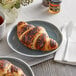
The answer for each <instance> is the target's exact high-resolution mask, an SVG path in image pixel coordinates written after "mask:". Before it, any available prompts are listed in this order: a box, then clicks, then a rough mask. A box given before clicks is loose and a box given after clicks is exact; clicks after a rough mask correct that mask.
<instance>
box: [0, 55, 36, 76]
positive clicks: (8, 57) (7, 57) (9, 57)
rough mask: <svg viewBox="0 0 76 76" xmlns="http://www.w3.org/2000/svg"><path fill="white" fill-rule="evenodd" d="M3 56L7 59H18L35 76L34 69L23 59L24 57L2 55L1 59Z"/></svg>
mask: <svg viewBox="0 0 76 76" xmlns="http://www.w3.org/2000/svg"><path fill="white" fill-rule="evenodd" d="M1 58H5V59H6V60H7V59H16V60H18V61H20V62H22V63H24V64H25V65H26V66H27V67H28V68H29V70H30V72H31V74H32V76H35V75H34V72H33V70H32V69H31V67H30V65H29V64H28V63H26V62H25V61H23V60H22V59H19V58H17V57H12V56H0V59H1Z"/></svg>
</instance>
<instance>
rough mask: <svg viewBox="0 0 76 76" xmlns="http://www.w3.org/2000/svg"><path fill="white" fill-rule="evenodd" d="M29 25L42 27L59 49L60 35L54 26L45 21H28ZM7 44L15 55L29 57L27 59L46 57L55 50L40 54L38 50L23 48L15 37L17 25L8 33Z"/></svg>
mask: <svg viewBox="0 0 76 76" xmlns="http://www.w3.org/2000/svg"><path fill="white" fill-rule="evenodd" d="M28 23H29V24H33V25H35V26H43V27H44V28H45V29H46V31H47V32H48V34H49V36H50V37H51V38H53V39H55V40H56V41H57V42H58V44H59V47H60V45H61V43H62V34H61V32H60V31H59V30H58V28H57V27H56V26H54V25H53V24H51V23H48V22H45V21H28ZM7 42H8V45H9V46H10V47H11V48H12V49H13V50H14V51H15V52H17V53H19V54H22V55H25V56H29V57H43V56H47V55H50V54H52V53H55V52H56V50H57V49H56V50H53V51H50V52H42V51H39V50H31V49H29V48H27V47H26V46H24V45H23V44H22V43H21V42H20V41H19V40H18V37H17V25H16V26H14V27H13V28H12V29H11V30H10V31H9V33H8V36H7Z"/></svg>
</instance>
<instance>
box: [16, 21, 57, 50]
mask: <svg viewBox="0 0 76 76" xmlns="http://www.w3.org/2000/svg"><path fill="white" fill-rule="evenodd" d="M17 35H18V38H19V40H20V42H21V43H23V44H24V45H25V46H27V47H28V48H30V49H35V50H41V51H52V50H54V49H56V48H57V47H58V43H57V42H56V41H55V40H53V39H52V38H49V36H48V34H47V32H46V30H45V28H43V27H42V26H34V25H31V24H28V23H26V22H19V23H18V25H17Z"/></svg>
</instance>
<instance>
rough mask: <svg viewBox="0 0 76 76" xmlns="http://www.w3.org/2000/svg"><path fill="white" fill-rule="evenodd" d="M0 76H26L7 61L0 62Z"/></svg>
mask: <svg viewBox="0 0 76 76" xmlns="http://www.w3.org/2000/svg"><path fill="white" fill-rule="evenodd" d="M0 76H26V75H25V74H24V73H23V71H22V70H21V69H20V68H18V67H17V66H15V65H13V64H12V63H11V62H9V61H7V60H0Z"/></svg>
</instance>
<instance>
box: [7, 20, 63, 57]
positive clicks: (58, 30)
mask: <svg viewBox="0 0 76 76" xmlns="http://www.w3.org/2000/svg"><path fill="white" fill-rule="evenodd" d="M31 21H40V22H46V23H49V24H52V23H50V22H48V21H42V20H31ZM26 22H30V21H26ZM52 25H53V26H54V27H55V28H56V29H57V30H58V31H59V32H60V34H61V37H62V41H63V35H62V33H61V31H60V30H59V29H58V28H57V27H56V26H55V25H54V24H52ZM15 26H17V25H14V26H13V27H12V28H11V29H10V30H9V32H8V34H7V43H8V45H9V47H10V48H11V49H12V50H13V51H14V52H16V53H18V54H20V55H23V56H27V57H45V56H48V55H51V54H53V53H55V52H56V51H57V50H58V49H60V47H61V45H62V41H61V44H60V46H59V47H58V48H57V49H56V50H53V51H51V52H49V53H47V54H43V55H28V54H24V53H21V52H19V51H17V50H16V49H14V48H13V47H12V45H11V44H10V42H9V36H10V33H11V31H12V30H13V29H14V27H15Z"/></svg>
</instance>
